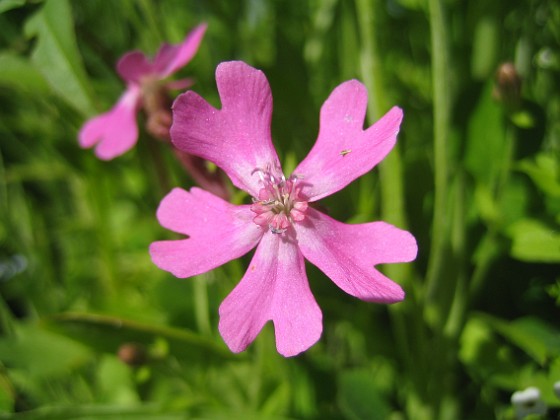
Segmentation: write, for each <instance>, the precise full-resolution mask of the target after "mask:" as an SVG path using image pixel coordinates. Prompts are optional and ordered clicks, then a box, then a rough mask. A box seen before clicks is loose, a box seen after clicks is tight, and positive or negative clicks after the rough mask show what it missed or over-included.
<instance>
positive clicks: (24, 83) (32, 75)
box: [0, 52, 49, 94]
mask: <svg viewBox="0 0 560 420" xmlns="http://www.w3.org/2000/svg"><path fill="white" fill-rule="evenodd" d="M0 69H2V71H0V85H6V86H15V87H17V88H18V89H25V90H28V91H31V92H33V93H37V94H40V93H45V92H48V91H49V86H48V85H47V82H46V80H45V78H44V77H43V75H42V74H41V73H40V72H39V71H38V70H37V69H36V68H35V67H34V66H33V65H32V64H31V63H30V62H29V61H28V60H26V59H24V58H22V57H20V56H18V55H16V54H12V53H9V52H3V53H0Z"/></svg>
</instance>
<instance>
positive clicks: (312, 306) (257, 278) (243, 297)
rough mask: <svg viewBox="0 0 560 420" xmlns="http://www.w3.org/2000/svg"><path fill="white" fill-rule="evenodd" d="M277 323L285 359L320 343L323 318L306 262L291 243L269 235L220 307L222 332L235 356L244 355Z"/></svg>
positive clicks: (280, 349)
mask: <svg viewBox="0 0 560 420" xmlns="http://www.w3.org/2000/svg"><path fill="white" fill-rule="evenodd" d="M269 320H272V321H273V323H274V329H275V333H276V348H277V349H278V352H279V353H280V354H282V355H284V356H286V357H290V356H295V355H297V354H299V353H301V352H302V351H305V350H307V349H308V348H309V347H311V346H312V345H313V344H315V343H316V342H317V340H319V337H320V336H321V332H322V329H323V326H322V314H321V310H320V309H319V306H318V305H317V303H316V302H315V299H314V298H313V295H312V294H311V291H310V289H309V284H308V282H307V276H306V275H305V263H304V260H303V256H302V255H301V253H300V251H299V250H298V248H297V245H296V244H295V243H293V242H292V240H289V239H288V240H287V238H286V237H282V236H280V235H274V234H272V233H267V234H265V235H264V236H263V238H262V240H261V243H260V244H259V246H258V248H257V251H256V252H255V255H254V256H253V259H252V261H251V264H250V265H249V269H248V270H247V272H246V273H245V276H244V277H243V279H242V280H241V282H240V283H239V284H238V285H237V287H235V289H233V291H232V292H231V293H230V294H229V296H228V297H227V298H226V299H225V300H224V301H223V302H222V304H221V306H220V323H219V329H220V333H221V335H222V337H223V338H224V341H225V342H226V343H227V345H228V346H229V348H230V349H231V350H232V351H233V352H236V353H237V352H240V351H243V350H245V349H246V348H247V346H248V345H249V344H250V343H251V342H252V341H253V340H254V339H255V337H256V336H257V335H258V334H259V332H260V331H261V329H262V327H263V326H264V324H265V323H266V322H267V321H269Z"/></svg>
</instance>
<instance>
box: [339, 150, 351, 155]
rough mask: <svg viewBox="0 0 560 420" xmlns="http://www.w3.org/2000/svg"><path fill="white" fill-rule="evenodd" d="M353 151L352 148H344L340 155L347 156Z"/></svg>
mask: <svg viewBox="0 0 560 420" xmlns="http://www.w3.org/2000/svg"><path fill="white" fill-rule="evenodd" d="M351 151H352V149H344V150H342V151H341V152H340V156H346V155H347V154H348V153H350V152H351Z"/></svg>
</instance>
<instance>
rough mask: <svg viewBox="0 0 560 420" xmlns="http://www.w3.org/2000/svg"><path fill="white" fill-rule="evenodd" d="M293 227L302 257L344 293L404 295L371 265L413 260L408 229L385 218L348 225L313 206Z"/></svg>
mask: <svg viewBox="0 0 560 420" xmlns="http://www.w3.org/2000/svg"><path fill="white" fill-rule="evenodd" d="M295 228H296V231H297V238H298V243H299V247H300V249H301V252H302V253H303V255H304V256H305V258H307V259H308V260H309V261H310V262H311V263H313V264H314V265H316V266H317V267H319V269H321V271H323V273H325V274H326V275H327V276H328V277H329V278H330V279H331V280H332V281H334V282H335V283H336V285H337V286H338V287H340V288H341V289H342V290H344V291H345V292H346V293H348V294H350V295H352V296H355V297H357V298H360V299H362V300H365V301H371V302H379V303H393V302H397V301H400V300H402V299H404V292H403V290H402V289H401V287H400V286H399V285H398V284H396V283H394V282H393V281H392V280H390V279H388V278H387V277H385V276H384V275H383V274H381V273H380V272H379V271H377V270H376V269H375V268H374V267H373V266H374V265H375V264H384V263H397V262H408V261H412V260H414V258H416V253H417V249H418V248H417V246H416V240H415V239H414V237H413V236H412V235H411V234H410V233H409V232H407V231H404V230H401V229H398V228H396V227H394V226H392V225H390V224H388V223H385V222H373V223H365V224H359V225H348V224H345V223H340V222H337V221H336V220H334V219H331V218H330V217H328V216H326V215H324V214H322V213H320V212H318V211H316V210H314V209H312V208H309V209H307V212H306V218H305V220H304V221H303V222H300V223H297V224H296V225H295Z"/></svg>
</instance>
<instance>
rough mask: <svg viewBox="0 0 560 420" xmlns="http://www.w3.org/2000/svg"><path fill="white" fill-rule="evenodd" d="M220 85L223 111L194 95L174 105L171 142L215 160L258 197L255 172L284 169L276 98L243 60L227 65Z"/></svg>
mask: <svg viewBox="0 0 560 420" xmlns="http://www.w3.org/2000/svg"><path fill="white" fill-rule="evenodd" d="M216 82H217V84H218V91H219V93H220V98H221V101H222V109H221V110H217V109H215V108H214V107H212V106H211V105H210V104H208V102H206V101H205V100H204V99H202V98H201V97H200V96H199V95H197V94H196V93H194V92H192V91H189V92H187V93H185V94H183V95H181V96H179V97H178V98H177V100H176V101H175V103H174V104H173V125H172V126H171V139H172V141H173V143H174V144H175V146H176V147H177V148H178V149H180V150H183V151H185V152H187V153H190V154H192V155H196V156H200V157H202V158H204V159H206V160H209V161H211V162H214V163H215V164H216V165H217V166H219V167H220V168H222V169H223V170H224V171H225V172H226V174H227V175H228V176H229V177H230V178H231V180H232V182H233V183H234V184H235V185H236V186H237V187H239V188H241V189H244V190H245V191H247V192H249V193H250V194H251V195H253V196H254V197H256V196H258V192H259V189H260V188H261V187H260V186H259V185H260V184H259V180H260V178H259V176H258V173H255V169H257V168H260V169H274V168H279V167H280V163H279V161H278V156H277V154H276V151H275V150H274V146H273V145H272V139H271V136H270V121H271V116H272V95H271V93H270V87H269V85H268V81H267V80H266V77H265V76H264V74H263V73H262V72H261V71H259V70H256V69H254V68H252V67H250V66H248V65H247V64H245V63H243V62H241V61H231V62H225V63H221V64H220V65H219V66H218V68H217V69H216Z"/></svg>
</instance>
